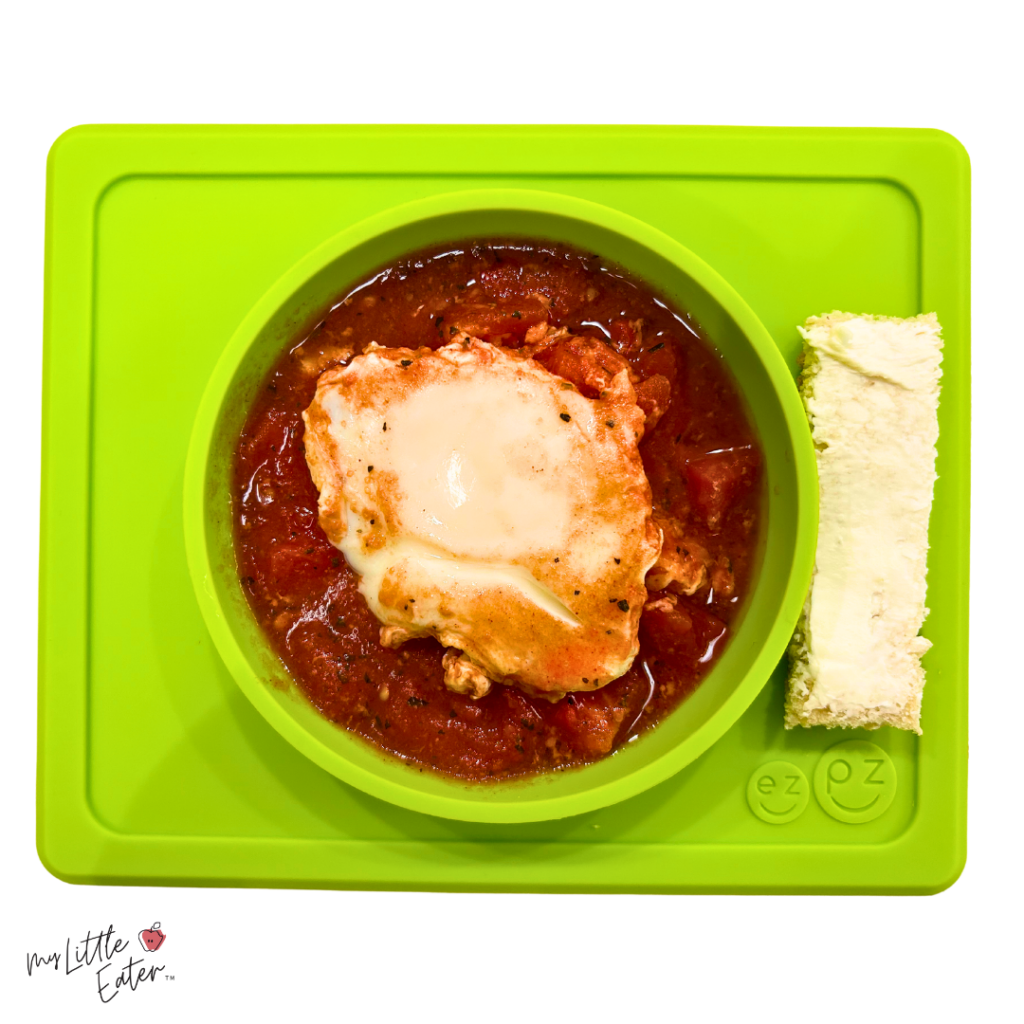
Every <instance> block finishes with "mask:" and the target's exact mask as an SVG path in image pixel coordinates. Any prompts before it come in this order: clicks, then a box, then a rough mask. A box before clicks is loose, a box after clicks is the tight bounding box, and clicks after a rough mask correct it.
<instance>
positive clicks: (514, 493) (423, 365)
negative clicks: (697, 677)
mask: <svg viewBox="0 0 1024 1024" xmlns="http://www.w3.org/2000/svg"><path fill="white" fill-rule="evenodd" d="M303 419H304V421H305V424H306V431H305V437H304V442H305V452H306V461H307V463H308V465H309V469H310V473H311V475H312V478H313V482H314V483H315V485H316V487H317V489H318V490H319V519H320V524H321V526H322V527H323V529H324V531H325V532H326V534H327V536H328V538H329V539H330V541H331V543H332V544H334V545H335V547H337V548H338V549H339V550H340V551H341V552H342V554H343V555H344V556H345V559H346V560H347V562H348V564H349V565H350V566H351V567H352V569H353V570H354V571H355V572H356V573H357V574H358V577H359V590H360V592H361V593H362V595H363V597H364V598H365V599H366V602H367V604H368V605H369V607H370V609H371V610H372V611H373V613H374V615H375V616H376V617H377V618H378V619H379V620H380V622H381V624H382V626H381V642H382V643H383V644H385V645H386V646H392V647H394V646H398V645H399V644H401V643H404V642H405V641H406V640H409V639H412V638H414V637H434V638H436V639H437V640H438V641H439V642H440V643H441V644H443V645H444V646H445V647H448V648H451V650H449V651H448V652H447V654H446V656H445V658H444V667H445V683H446V685H447V686H449V687H450V688H451V689H454V690H458V691H460V692H466V693H470V694H472V695H473V696H476V697H479V696H482V695H483V694H485V693H486V692H487V691H488V690H489V689H490V686H491V684H492V682H500V683H504V684H507V685H514V686H518V687H520V688H522V689H523V690H524V691H526V692H528V693H532V694H542V695H545V696H548V697H550V698H552V699H557V698H558V697H561V696H563V695H565V694H566V693H570V692H572V691H579V690H593V689H597V688H599V687H602V686H604V685H606V684H607V683H609V682H611V681H612V680H613V679H616V678H618V677H619V676H621V675H622V674H623V673H624V672H626V671H627V670H628V669H629V667H630V665H631V664H632V662H633V659H634V657H635V656H636V653H637V650H638V641H637V629H638V625H639V619H640V613H641V610H642V609H643V605H644V600H645V598H646V590H645V587H644V577H645V575H646V573H647V571H648V569H650V568H651V566H652V565H653V564H654V562H655V560H656V559H657V557H658V554H659V551H660V546H661V537H660V531H659V530H658V528H657V526H656V525H655V524H654V520H653V516H652V508H651V489H650V486H649V484H648V482H647V478H646V476H645V475H644V469H643V465H642V463H641V460H640V454H639V451H638V449H637V446H638V444H639V441H640V439H641V438H642V436H643V430H644V414H643V412H642V411H641V410H640V408H639V407H638V406H637V404H636V393H635V391H634V389H633V385H632V384H631V383H630V380H629V374H628V372H627V371H625V370H623V371H622V372H620V373H618V374H617V375H616V376H615V377H614V379H613V380H612V381H611V382H610V384H609V386H608V387H607V389H606V390H605V391H604V392H603V393H602V394H601V396H600V397H599V398H597V399H590V398H586V397H584V396H583V395H581V394H580V393H579V391H578V390H577V389H576V388H575V387H574V386H573V385H572V384H570V383H569V382H567V381H565V380H563V379H562V378H561V377H558V376H556V375H555V374H553V373H551V372H549V371H548V370H547V369H545V368H544V367H543V366H541V365H540V363H538V362H536V361H535V360H533V359H532V358H530V357H529V356H528V355H525V354H522V353H517V352H516V351H514V350H509V349H504V348H500V347H497V346H494V345H491V344H489V343H487V342H483V341H480V340H477V339H474V338H469V337H463V338H461V340H458V341H456V342H453V343H451V344H448V345H446V346H444V347H443V348H440V349H438V350H436V351H433V350H431V349H427V348H422V349H417V350H412V349H408V348H383V347H379V346H376V345H370V346H369V347H368V348H367V349H366V350H365V351H364V352H363V353H362V354H361V355H359V356H356V357H355V358H354V359H352V360H351V362H349V363H348V365H346V366H337V367H334V368H332V369H330V370H327V371H326V372H325V373H323V374H322V375H321V376H320V378H319V380H318V382H317V388H316V395H315V397H314V399H313V401H312V403H311V404H310V406H309V408H308V409H307V410H306V411H305V412H304V413H303Z"/></svg>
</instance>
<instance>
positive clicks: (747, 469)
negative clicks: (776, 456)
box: [686, 445, 761, 531]
mask: <svg viewBox="0 0 1024 1024" xmlns="http://www.w3.org/2000/svg"><path fill="white" fill-rule="evenodd" d="M760 466H761V458H760V456H759V455H758V453H757V452H756V451H755V450H754V448H753V447H752V446H749V445H748V446H746V447H744V448H731V449H729V450H728V451H724V452H715V453H714V454H712V455H705V456H704V457H703V458H700V459H694V460H692V461H691V462H688V463H687V465H686V486H687V489H688V491H689V493H690V502H691V504H692V505H693V508H694V510H695V511H696V513H697V514H698V515H699V516H700V517H701V518H702V519H703V520H704V522H706V523H707V525H708V527H709V528H710V529H711V530H712V531H714V530H717V529H718V527H719V526H720V525H721V522H722V517H723V516H724V515H725V513H726V512H727V511H728V510H729V506H730V505H732V503H733V502H734V501H735V500H736V499H737V498H739V497H740V496H741V495H743V494H746V493H747V492H748V491H749V490H750V489H751V487H753V485H754V482H755V481H756V479H757V471H758V469H760Z"/></svg>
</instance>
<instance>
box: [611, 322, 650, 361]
mask: <svg viewBox="0 0 1024 1024" xmlns="http://www.w3.org/2000/svg"><path fill="white" fill-rule="evenodd" d="M608 333H609V334H611V336H612V344H613V345H614V346H615V348H616V350H617V351H619V352H623V353H625V354H626V355H634V354H635V353H637V352H639V350H640V341H641V337H642V335H641V322H640V321H639V320H616V321H614V322H613V323H612V325H611V327H610V328H609V329H608Z"/></svg>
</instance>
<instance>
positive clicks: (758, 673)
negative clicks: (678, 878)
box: [184, 189, 818, 822]
mask: <svg viewBox="0 0 1024 1024" xmlns="http://www.w3.org/2000/svg"><path fill="white" fill-rule="evenodd" d="M508 236H520V237H528V238H540V239H551V240H556V241H560V242H566V243H569V244H571V245H574V246H576V247H578V248H582V249H586V250H588V251H592V252H598V253H600V254H601V255H602V256H604V257H607V258H608V259H609V260H613V261H614V262H616V263H618V264H620V265H621V266H623V267H625V268H627V269H629V270H630V271H632V272H633V273H634V274H636V275H638V276H639V277H641V278H642V279H643V280H644V281H646V282H647V283H648V284H649V285H651V286H652V287H653V288H655V289H656V290H657V291H658V292H660V293H661V294H662V295H664V296H665V297H666V298H668V299H670V300H672V301H673V302H674V303H675V304H677V305H678V306H679V307H681V308H683V309H685V310H686V311H688V312H689V313H691V314H692V315H693V317H694V318H695V319H696V320H697V322H698V323H699V324H700V325H701V326H702V327H703V329H704V331H705V333H706V334H707V336H708V338H709V339H711V340H712V342H713V343H714V345H715V346H716V347H717V348H718V350H719V352H720V353H721V354H722V356H723V358H724V359H725V361H726V363H727V365H728V366H729V368H730V370H731V371H732V374H733V376H734V378H735V379H736V381H737V383H738V385H739V388H740V390H741V392H742V394H743V396H744V398H745V400H746V404H747V408H748V411H749V414H750V415H751V417H752V419H753V422H754V426H755V429H756V430H757V433H758V435H759V437H760V439H761V444H762V446H763V449H764V455H765V467H766V472H765V478H766V487H765V495H766V496H765V502H766V514H765V517H764V521H763V522H764V525H763V528H762V549H761V556H760V566H759V568H758V569H757V571H756V573H755V577H754V583H753V588H752V591H751V593H749V594H748V595H747V600H746V606H745V609H744V611H743V614H742V617H741V619H740V620H739V622H738V623H737V624H736V627H735V632H734V634H733V637H732V639H731V641H730V643H729V645H728V646H727V647H726V650H725V652H724V654H723V655H722V657H721V658H720V659H719V660H718V662H717V663H716V664H715V666H714V668H713V669H712V671H711V672H710V673H709V675H708V676H707V678H706V679H705V680H704V681H703V682H702V683H701V685H700V687H699V688H698V689H697V691H696V692H695V693H694V694H693V695H692V696H691V697H689V698H688V699H687V700H686V701H685V702H684V703H683V704H682V705H681V706H680V707H679V708H678V709H677V710H676V711H674V712H673V713H672V714H671V715H670V716H669V717H668V718H666V719H665V721H663V722H662V723H661V724H660V725H659V726H658V727H657V728H656V729H654V730H652V731H651V732H649V733H648V734H646V735H644V736H642V737H641V738H640V739H639V740H637V741H636V742H634V743H629V744H627V745H626V746H624V747H623V748H622V749H620V750H619V751H617V752H616V753H615V754H614V755H613V756H611V757H608V758H606V759H605V760H603V761H599V762H597V763H596V764H592V765H588V766H586V767H583V768H578V769H574V770H571V771H565V772H555V773H550V774H547V775H541V776H538V777H535V778H531V779H525V780H516V781H514V782H507V783H485V784H481V783H477V784H470V783H466V782H460V781H456V780H451V779H446V778H443V777H440V776H438V775H435V774H432V773H430V772H427V771H419V770H417V769H416V768H412V767H409V766H408V765H405V764H402V763H401V762H399V761H398V760H397V759H396V758H391V757H389V756H387V755H384V754H382V753H380V752H379V751H377V750H375V749H374V748H372V747H371V746H369V744H367V743H366V742H364V741H363V740H362V739H360V738H359V737H357V736H353V735H352V734H350V733H348V732H346V731H345V730H344V729H341V728H339V727H338V726H336V725H334V724H332V723H331V722H329V721H327V720H326V719H324V718H323V717H321V715H320V714H319V713H318V712H317V711H316V709H315V708H313V706H312V705H311V704H310V703H309V702H308V701H307V700H306V698H305V697H304V696H303V694H302V692H301V691H300V690H299V689H298V687H297V686H296V684H295V683H294V681H293V680H292V679H291V677H290V676H289V675H288V673H287V671H286V670H285V668H284V666H283V665H282V663H281V662H280V660H279V659H278V657H277V656H276V655H275V654H274V652H273V650H272V648H271V647H270V645H269V643H268V642H267V639H266V637H265V636H264V634H263V632H262V631H261V630H260V627H259V626H258V625H257V623H256V620H255V618H254V617H253V615H252V612H251V611H250V609H249V605H248V603H247V601H246V598H245V595H244V593H243V591H242V588H241V585H240V583H239V580H238V574H237V572H236V569H235V555H234V548H233V540H232V515H231V496H230V481H231V465H232V453H233V449H234V445H235V441H236V439H237V437H238V434H239V431H240V430H241V427H242V424H243V422H244V420H245V416H246V413H247V410H248V409H249V406H250V404H251V402H252V400H253V398H254V396H255V394H256V392H257V390H258V389H259V387H260V385H261V382H262V380H263V379H264V376H265V375H266V373H267V371H268V370H269V368H270V366H271V364H272V363H273V362H274V360H275V359H276V358H277V357H278V356H279V354H280V353H281V351H282V348H283V347H284V345H285V344H286V343H287V342H288V340H289V339H291V338H294V337H295V335H296V334H297V332H299V331H300V330H302V329H304V328H307V327H310V326H312V325H313V323H315V322H316V320H317V319H318V317H319V315H321V314H322V313H323V312H325V311H326V309H327V308H328V307H329V304H330V302H331V300H333V299H335V298H336V297H337V296H338V295H339V294H340V293H341V292H342V291H343V290H344V289H345V288H346V286H348V285H349V284H351V283H353V282H355V281H357V280H359V279H360V278H362V277H364V276H365V275H366V274H367V273H368V272H370V271H372V270H375V269H377V268H378V267H380V266H382V265H384V264H387V263H388V262H391V261H392V260H394V259H395V258H396V257H398V256H401V255H403V254H405V253H407V252H410V251H413V250H415V249H420V248H424V247H426V246H429V245H433V244H435V243H440V242H446V241H454V240H457V239H467V238H484V237H508ZM184 502H185V509H184V513H185V514H184V519H185V544H186V548H187V552H188V562H189V570H190V572H191V575H192V582H193V585H194V586H195V591H196V597H197V598H198V600H199V605H200V608H201V609H202V613H203V617H204V619H205V620H206V625H207V627H208V628H209V630H210V633H211V635H212V637H213V640H214V643H215V644H216V646H217V649H218V651H219V652H220V654H221V657H222V658H223V659H224V662H225V664H226V665H227V667H228V669H229V670H230V672H231V674H232V675H233V676H234V678H235V680H236V681H237V682H238V685H239V686H240V687H241V688H242V690H243V691H244V693H245V694H246V696H247V697H248V698H249V699H250V700H251V701H252V703H253V704H254V705H255V706H256V707H257V709H258V710H259V711H260V713H261V714H262V715H263V716H264V717H265V718H266V719H267V721H268V722H269V723H270V724H271V725H272V726H273V727H274V728H275V729H277V731H278V732H279V733H281V735H282V736H284V737H285V738H286V739H287V740H288V741H289V742H290V743H292V744H293V746H295V747H296V748H297V749H298V750H300V751H302V753H304V754H305V755H306V756H307V757H309V758H310V759H311V760H313V761H315V762H316V763H317V764H318V765H320V766H321V767H322V768H325V769H326V770H327V771H329V772H331V773H332V774H334V775H336V776H337V777H338V778H339V779H342V780H344V781H345V782H347V783H349V784H350V785H353V786H356V787H357V788H359V789H361V790H363V791H365V792H367V793H370V794H372V795H373V796H376V797H379V798H380V799H382V800H388V801H390V802H391V803H394V804H398V805H399V806H401V807H406V808H409V809H411V810H415V811H422V812H424V813H426V814H435V815H441V816H443V817H447V818H458V819H461V820H464V821H487V822H524V821H542V820H545V819H550V818H562V817H566V816H568V815H572V814H580V813H582V812H584V811H590V810H594V809H595V808H598V807H604V806H607V805H608V804H612V803H615V802H617V801H619V800H624V799H626V798H627V797H631V796H634V795H635V794H637V793H640V792H642V791H643V790H645V789H647V788H649V787H650V786H653V785H656V784H657V783H659V782H662V781H663V780H664V779H667V778H668V777H669V776H670V775H672V774H674V773H675V772H677V771H679V769H681V768H682V767H684V766H685V765H687V764H689V763H690V762H691V761H693V760H694V759H695V758H696V757H698V756H700V754H702V753H703V752H704V751H705V750H707V748H708V747H710V746H711V744H712V743H714V742H715V740H717V739H718V738H719V737H720V736H721V735H722V734H723V733H724V732H725V731H726V730H727V729H728V728H729V727H730V726H731V725H732V724H733V723H734V722H736V720H737V719H738V718H739V717H740V715H741V714H742V713H743V712H744V710H745V709H746V708H747V706H748V705H749V704H750V702H751V701H752V700H753V699H754V697H755V696H756V694H757V693H758V691H759V690H760V689H761V687H762V686H763V685H764V683H765V682H766V680H767V679H768V677H769V675H770V674H771V672H772V670H773V669H774V667H775V666H776V664H777V663H778V661H779V659H780V657H781V656H782V654H783V652H784V651H785V648H786V644H787V643H788V641H789V637H790V635H791V633H792V631H793V627H794V625H795V624H796V621H797V617H798V616H799V614H800V610H801V608H802V606H803V601H804V597H805V595H806V593H807V587H808V584H809V581H810V576H811V570H812V567H813V562H814V550H815V543H816V536H817V515H818V492H817V476H816V470H815V461H814V449H813V446H812V444H811V437H810V431H809V429H808V426H807V418H806V416H805V414H804V411H803V407H802V406H801V403H800V398H799V395H798V393H797V390H796V387H795V385H794V383H793V378H792V376H791V374H790V372H789V370H788V369H787V367H786V365H785V363H784V362H783V359H782V357H781V356H780V355H779V352H778V350H777V349H776V347H775V344H774V343H773V341H772V339H771V337H770V336H769V334H768V332H767V331H766V330H765V328H764V327H763V326H762V324H761V322H760V321H759V320H758V319H757V317H756V316H755V315H754V313H753V312H752V311H751V310H750V308H749V307H748V306H747V305H746V303H745V302H744V301H743V300H742V299H741V298H740V297H739V295H737V294H736V292H735V291H733V289H732V288H731V287H730V286H729V285H728V284H727V283H726V282H725V281H724V280H722V278H721V277H719V276H718V274H716V273H715V272H714V271H713V270H712V269H711V268H710V267H709V266H708V265H707V264H706V263H704V262H703V261H701V260H700V259H699V258H698V257H696V256H695V255H694V254H693V253H692V252H690V251H689V250H688V249H685V248H684V247H683V246H681V245H679V244H678V243H677V242H675V241H673V240H672V239H671V238H669V237H668V236H667V235H664V234H662V233H661V232H660V231H658V230H657V229H655V228H653V227H651V226H650V225H648V224H645V223H643V222H641V221H639V220H636V219H634V218H632V217H629V216H627V215H625V214H623V213H619V212H618V211H616V210H612V209H609V208H607V207H604V206H599V205H597V204H595V203H590V202H586V201H584V200H580V199H575V198H571V197H569V196H563V195H557V194H554V193H549V192H539V191H530V190H525V189H524V190H519V189H517V190H512V189H507V190H505V189H502V190H498V189H493V190H492V189H481V190H476V191H466V192H456V193H451V194H447V195H440V196H435V197H432V198H429V199H426V200H421V201H418V202H414V203H409V204H406V205H403V206H399V207H395V208H394V209H391V210H388V211H386V212H385V213H382V214H380V215H378V216H375V217H371V218H370V219H368V220H365V221H362V222H361V223H359V224H357V225H355V226H354V227H352V228H350V229H348V230H346V231H343V232H342V233H341V234H339V235H336V236H335V237H334V238H332V239H330V240H329V241H327V242H325V243H324V244H323V245H321V246H320V247H319V248H317V249H315V250H314V251H313V252H311V253H310V254H309V255H308V256H307V257H306V258H305V259H303V260H302V261H301V262H299V263H298V264H296V265H295V266H294V267H292V269H291V270H289V271H288V273H286V274H285V275H284V276H283V277H282V278H281V279H280V280H279V281H278V282H277V283H276V284H275V285H274V286H273V287H272V288H271V289H270V290H269V291H268V292H267V293H266V294H265V295H264V296H263V298H262V299H261V300H260V301H259V302H258V303H257V304H256V306H255V307H254V308H253V309H252V310H251V311H250V313H249V315H248V316H247V317H246V318H245V320H244V321H243V322H242V324H241V326H240V327H239V328H238V330H237V331H236V332H235V334H234V336H233V337H232V338H231V340H230V342H229V343H228V345H227V348H226V349H225V350H224V353H223V355H222V356H221V358H220V361H219V362H218V363H217V366H216V368H215V369H214V371H213V375H212V377H211V378H210V381H209V384H208V385H207V388H206V392H205V393H204V395H203V399H202V402H201V403H200V406H199V411H198V413H197V415H196V420H195V426H194V428H193V432H192V439H191V443H190V446H189V452H188V460H187V463H186V468H185V485H184ZM779 714H780V715H781V714H782V709H781V708H780V709H779Z"/></svg>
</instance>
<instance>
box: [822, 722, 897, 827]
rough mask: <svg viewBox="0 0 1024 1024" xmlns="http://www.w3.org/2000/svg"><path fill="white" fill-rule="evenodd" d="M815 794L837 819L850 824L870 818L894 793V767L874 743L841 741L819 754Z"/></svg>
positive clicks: (828, 811) (886, 808)
mask: <svg viewBox="0 0 1024 1024" xmlns="http://www.w3.org/2000/svg"><path fill="white" fill-rule="evenodd" d="M814 795H815V796H816V797H817V798H818V803H819V804H821V806H822V809H823V810H824V811H825V812H826V814H830V815H831V816H832V817H833V818H835V819H836V820H837V821H844V822H846V823H847V824H850V825H860V824H862V823H863V822H866V821H873V820H874V819H875V818H877V817H878V816H879V815H881V814H884V813H885V812H886V811H887V810H888V809H889V805H890V804H891V803H892V801H893V797H895V796H896V767H895V765H893V763H892V761H891V760H890V758H889V755H888V754H887V753H886V752H885V751H884V750H883V749H882V748H881V747H879V746H876V745H875V744H874V743H868V742H867V741H866V740H849V741H847V742H846V743H840V744H838V745H837V746H834V747H832V748H831V749H830V750H826V751H825V753H824V754H822V755H821V760H820V761H818V767H817V768H816V769H815V770H814Z"/></svg>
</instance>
